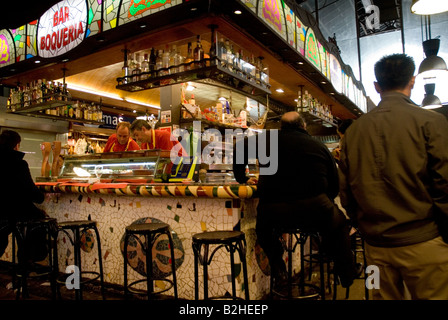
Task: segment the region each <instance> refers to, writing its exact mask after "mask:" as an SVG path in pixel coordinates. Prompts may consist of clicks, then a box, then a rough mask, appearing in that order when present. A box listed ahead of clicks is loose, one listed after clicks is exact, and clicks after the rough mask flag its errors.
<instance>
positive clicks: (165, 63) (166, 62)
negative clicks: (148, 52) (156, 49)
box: [162, 50, 170, 75]
mask: <svg viewBox="0 0 448 320" xmlns="http://www.w3.org/2000/svg"><path fill="white" fill-rule="evenodd" d="M169 67H170V52H169V51H168V50H166V51H165V52H163V54H162V68H163V69H165V70H163V71H162V73H163V75H166V74H169V73H170V71H169V69H168V68H169Z"/></svg>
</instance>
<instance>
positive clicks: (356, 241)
mask: <svg viewBox="0 0 448 320" xmlns="http://www.w3.org/2000/svg"><path fill="white" fill-rule="evenodd" d="M351 237H352V242H351V243H352V250H353V252H354V256H355V264H358V253H361V254H362V259H363V263H364V268H365V267H366V266H367V260H366V252H365V249H364V238H363V237H362V235H361V233H360V232H359V230H358V229H356V231H355V232H354V233H353V234H352V236H351ZM365 281H367V274H366V272H365V269H364V282H365ZM346 290H347V291H346V294H345V298H346V299H348V298H349V296H350V287H348V288H347V289H346ZM364 290H365V291H364V294H365V298H366V300H369V289H368V288H367V286H364Z"/></svg>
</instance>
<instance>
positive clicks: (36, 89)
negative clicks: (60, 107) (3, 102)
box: [8, 79, 71, 112]
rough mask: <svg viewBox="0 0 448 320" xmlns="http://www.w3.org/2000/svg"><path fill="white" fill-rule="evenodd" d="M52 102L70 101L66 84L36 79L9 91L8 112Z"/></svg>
mask: <svg viewBox="0 0 448 320" xmlns="http://www.w3.org/2000/svg"><path fill="white" fill-rule="evenodd" d="M53 100H59V101H70V100H71V95H70V92H69V91H68V89H67V84H66V83H61V82H56V81H46V80H45V79H38V80H37V81H33V82H32V83H27V84H26V86H20V85H19V86H17V87H16V88H14V89H12V90H11V91H10V95H9V98H8V110H10V111H12V112H15V111H16V110H18V109H21V108H27V107H30V106H33V105H37V104H41V103H46V102H50V101H53Z"/></svg>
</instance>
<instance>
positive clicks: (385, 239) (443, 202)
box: [340, 54, 448, 300]
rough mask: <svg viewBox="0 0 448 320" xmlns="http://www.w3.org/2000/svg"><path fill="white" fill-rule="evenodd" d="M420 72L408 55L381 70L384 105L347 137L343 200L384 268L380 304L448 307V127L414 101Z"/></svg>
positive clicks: (369, 252) (370, 258)
mask: <svg viewBox="0 0 448 320" xmlns="http://www.w3.org/2000/svg"><path fill="white" fill-rule="evenodd" d="M414 71H415V64H414V61H413V60H412V58H411V57H409V56H406V55H404V54H394V55H391V56H386V57H384V58H382V59H381V60H380V61H378V62H377V63H376V64H375V76H376V79H377V82H375V87H376V89H377V91H378V92H379V94H380V95H381V102H380V103H379V105H378V107H377V108H375V109H373V110H372V111H370V112H369V113H367V114H365V115H363V116H361V117H360V118H359V119H358V120H356V121H355V122H354V123H353V124H352V125H351V126H350V127H349V128H348V130H347V131H346V133H345V136H344V139H343V142H342V150H341V160H340V170H341V177H340V184H341V185H340V187H341V188H340V192H341V194H340V196H341V202H342V204H343V206H344V207H345V209H346V210H347V213H348V215H349V216H350V217H351V218H352V219H353V220H354V221H355V223H357V224H358V226H359V230H360V232H361V234H362V235H363V237H364V239H365V241H366V256H367V264H368V265H374V266H376V267H378V269H377V270H379V279H380V282H379V284H377V285H379V289H375V290H373V297H374V298H377V299H404V298H405V297H406V296H405V292H408V293H409V294H410V298H411V299H443V300H446V299H448V244H447V243H445V242H444V241H443V239H442V237H441V236H440V233H439V228H438V225H437V224H436V221H435V220H436V217H437V216H439V217H442V218H443V219H447V217H448V121H447V119H446V118H445V116H443V115H442V114H440V113H437V112H434V111H429V110H425V109H422V108H420V107H419V106H417V105H415V104H414V103H413V102H412V101H411V100H410V99H409V97H410V95H411V90H412V88H413V86H414V81H415V77H414V76H413V74H414ZM447 239H448V238H445V240H447ZM405 288H407V291H406V289H405Z"/></svg>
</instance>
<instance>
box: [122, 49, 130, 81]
mask: <svg viewBox="0 0 448 320" xmlns="http://www.w3.org/2000/svg"><path fill="white" fill-rule="evenodd" d="M121 76H122V78H123V80H122V83H123V84H126V83H129V78H128V77H129V65H128V50H126V49H125V50H124V62H123V67H122V68H121Z"/></svg>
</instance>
